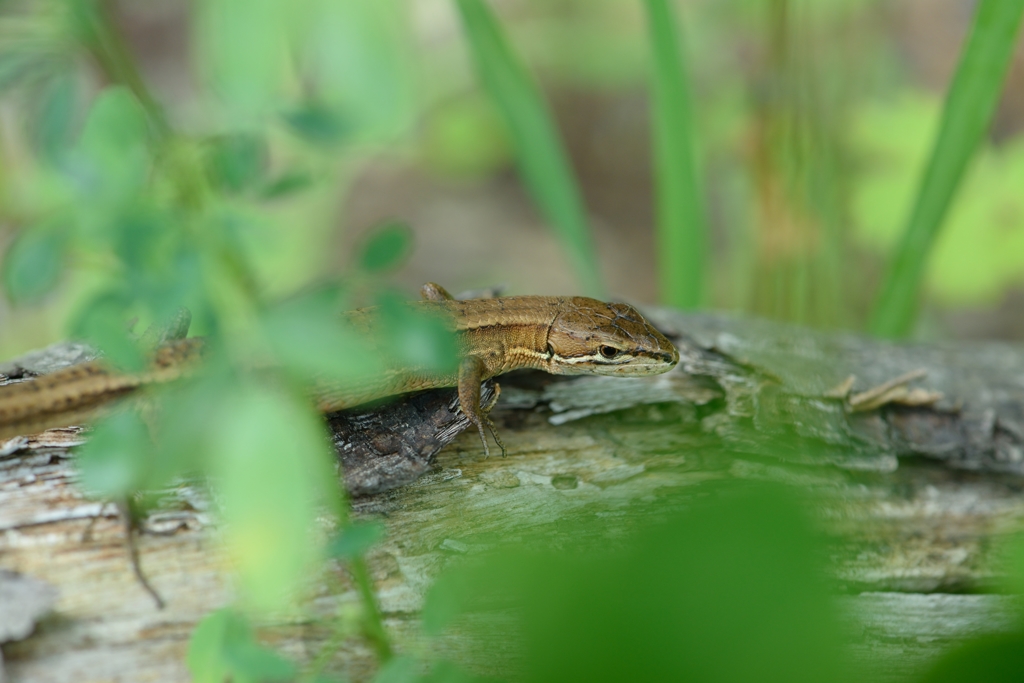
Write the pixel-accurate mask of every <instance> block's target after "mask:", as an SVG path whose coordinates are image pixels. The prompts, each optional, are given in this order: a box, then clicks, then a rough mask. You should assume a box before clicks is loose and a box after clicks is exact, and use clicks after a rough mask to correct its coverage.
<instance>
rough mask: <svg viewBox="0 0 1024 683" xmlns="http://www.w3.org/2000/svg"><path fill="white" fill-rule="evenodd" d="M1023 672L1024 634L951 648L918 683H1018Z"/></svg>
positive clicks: (992, 636)
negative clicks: (969, 682) (976, 682)
mask: <svg viewBox="0 0 1024 683" xmlns="http://www.w3.org/2000/svg"><path fill="white" fill-rule="evenodd" d="M1022 672H1024V633H1021V632H1019V631H1018V632H1015V633H1005V634H999V635H986V636H981V637H979V638H975V639H973V640H970V641H968V642H967V643H965V644H963V645H960V646H958V647H954V648H953V650H952V651H951V652H948V653H946V654H945V655H943V656H942V657H940V658H939V660H938V661H937V662H935V663H934V664H933V665H932V666H931V668H930V669H929V670H928V671H927V673H925V675H924V676H922V677H921V678H919V679H918V681H919V682H920V683H966V682H967V681H985V683H1017V681H1020V680H1021V673H1022Z"/></svg>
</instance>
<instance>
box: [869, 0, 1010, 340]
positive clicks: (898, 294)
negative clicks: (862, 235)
mask: <svg viewBox="0 0 1024 683" xmlns="http://www.w3.org/2000/svg"><path fill="white" fill-rule="evenodd" d="M1022 16H1024V2H1020V1H1019V0H1012V1H1010V2H1006V1H1004V0H981V1H980V2H979V3H978V6H977V9H976V10H975V14H974V21H973V23H972V26H971V31H970V35H969V36H968V38H967V42H966V45H965V47H964V50H963V53H962V54H961V56H960V63H959V65H958V66H957V72H956V75H955V76H954V78H953V83H952V85H951V86H950V88H949V94H948V97H947V99H946V106H945V109H944V111H943V115H942V124H941V127H940V130H939V135H938V138H937V139H936V141H935V146H934V147H933V148H932V154H931V158H930V160H929V162H928V166H927V168H926V169H925V173H924V178H923V180H922V182H921V187H920V189H919V190H918V193H917V198H916V200H915V204H914V210H913V213H912V214H911V217H910V220H909V223H908V224H907V228H906V232H905V233H904V235H903V239H902V240H901V242H900V246H899V247H898V249H897V251H896V254H895V255H894V257H893V260H892V263H891V264H890V266H889V271H888V273H887V275H886V278H885V281H884V283H883V285H882V288H881V292H880V294H879V297H878V299H877V301H876V303H875V309H874V311H873V313H872V317H871V323H870V327H871V330H872V332H874V333H875V334H877V335H880V336H884V337H900V336H904V335H905V334H907V332H909V331H910V329H911V328H912V326H913V323H914V319H915V316H916V310H917V306H918V295H919V291H920V288H921V281H922V279H923V277H924V273H925V266H926V264H927V259H928V255H929V252H930V251H931V247H932V244H933V242H934V241H935V238H936V236H937V235H938V233H939V228H940V227H942V223H943V220H944V218H945V216H946V212H947V210H948V208H949V206H950V203H951V202H952V201H953V197H954V196H955V194H956V190H957V188H958V187H959V185H960V180H961V178H962V177H963V174H964V170H965V169H966V168H967V163H968V161H970V159H971V156H972V155H973V154H974V150H975V149H976V148H977V146H978V143H979V142H980V140H981V139H982V136H983V135H984V133H985V130H986V128H987V127H988V124H989V121H990V120H991V118H992V112H993V111H994V110H995V106H996V104H997V102H998V101H999V95H1000V93H1001V92H1002V88H1003V81H1004V79H1005V77H1006V71H1007V69H1008V68H1009V65H1010V59H1011V57H1012V56H1013V49H1014V46H1015V44H1016V36H1017V31H1018V28H1019V27H1020V23H1021V17H1022Z"/></svg>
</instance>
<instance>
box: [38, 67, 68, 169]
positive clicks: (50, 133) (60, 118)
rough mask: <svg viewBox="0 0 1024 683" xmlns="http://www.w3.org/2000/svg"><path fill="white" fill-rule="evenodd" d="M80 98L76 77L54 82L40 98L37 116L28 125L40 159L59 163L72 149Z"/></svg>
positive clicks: (49, 84)
mask: <svg viewBox="0 0 1024 683" xmlns="http://www.w3.org/2000/svg"><path fill="white" fill-rule="evenodd" d="M78 98H79V93H78V83H77V80H76V78H75V76H74V74H61V75H59V76H57V77H56V78H54V79H52V80H51V81H49V82H48V83H47V84H46V85H45V86H44V87H43V88H42V89H41V91H40V92H39V94H38V95H37V97H36V100H35V103H34V104H35V106H34V109H35V112H34V114H33V116H32V117H31V118H30V119H29V121H28V128H29V138H30V139H31V141H32V144H33V146H34V147H35V149H36V150H37V152H38V153H39V155H40V157H42V158H43V159H45V160H47V161H49V162H50V163H56V162H59V161H60V160H61V158H62V157H63V156H64V154H65V152H66V150H67V149H68V147H69V146H70V145H71V141H72V139H73V128H74V124H75V120H76V118H77V115H78V111H77V108H78V103H79V102H78Z"/></svg>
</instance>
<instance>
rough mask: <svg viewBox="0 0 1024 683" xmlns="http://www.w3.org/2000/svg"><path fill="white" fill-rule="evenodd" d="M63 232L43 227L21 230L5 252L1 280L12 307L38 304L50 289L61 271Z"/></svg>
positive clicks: (63, 250)
mask: <svg viewBox="0 0 1024 683" xmlns="http://www.w3.org/2000/svg"><path fill="white" fill-rule="evenodd" d="M66 240H67V235H66V232H65V231H62V230H56V229H51V228H48V227H45V226H42V227H37V228H29V229H27V230H23V231H22V232H21V234H20V235H18V238H17V239H16V240H15V241H14V243H13V244H12V245H11V246H10V247H9V248H8V249H7V253H6V254H4V260H3V281H4V288H5V289H6V291H7V296H8V297H10V299H11V301H12V302H13V303H15V304H25V303H32V302H34V301H38V300H39V299H40V298H42V297H43V296H45V295H46V294H48V293H49V292H50V291H52V290H53V288H54V286H55V285H56V284H57V281H58V279H59V278H60V276H61V273H62V272H63V270H64V261H65V242H66Z"/></svg>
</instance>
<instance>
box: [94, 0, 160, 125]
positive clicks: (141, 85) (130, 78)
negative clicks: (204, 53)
mask: <svg viewBox="0 0 1024 683" xmlns="http://www.w3.org/2000/svg"><path fill="white" fill-rule="evenodd" d="M82 20H83V23H84V24H85V26H86V34H85V36H83V38H84V40H83V42H84V43H85V46H86V48H87V49H88V50H89V52H90V53H91V54H92V56H93V58H94V59H95V60H96V62H97V63H98V64H99V66H100V68H101V69H102V70H103V72H104V74H106V76H107V78H108V79H110V80H111V81H112V82H114V83H120V84H122V85H124V86H125V87H127V88H128V89H129V90H131V91H132V94H133V95H135V97H136V98H137V99H138V100H139V103H140V104H141V105H142V107H143V108H144V109H145V111H146V114H147V116H149V119H150V121H151V122H152V124H153V128H154V129H155V131H156V134H157V136H158V137H159V138H160V140H161V141H166V140H168V139H170V138H171V137H173V130H172V129H171V126H170V124H169V123H168V122H167V117H166V116H165V115H164V111H163V108H162V107H161V106H160V105H159V104H158V103H157V101H156V100H155V99H154V98H153V95H152V94H151V93H150V92H149V88H147V87H146V83H145V81H143V80H142V76H141V74H140V73H139V70H138V67H136V65H135V60H134V58H133V57H132V56H131V53H130V52H129V51H128V46H127V45H126V44H125V42H124V38H122V36H121V34H120V32H119V31H118V30H117V28H116V26H115V24H114V21H113V11H112V10H111V7H110V2H109V0H100V1H99V2H97V3H96V4H95V9H94V11H90V8H88V7H86V8H83V16H82Z"/></svg>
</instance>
